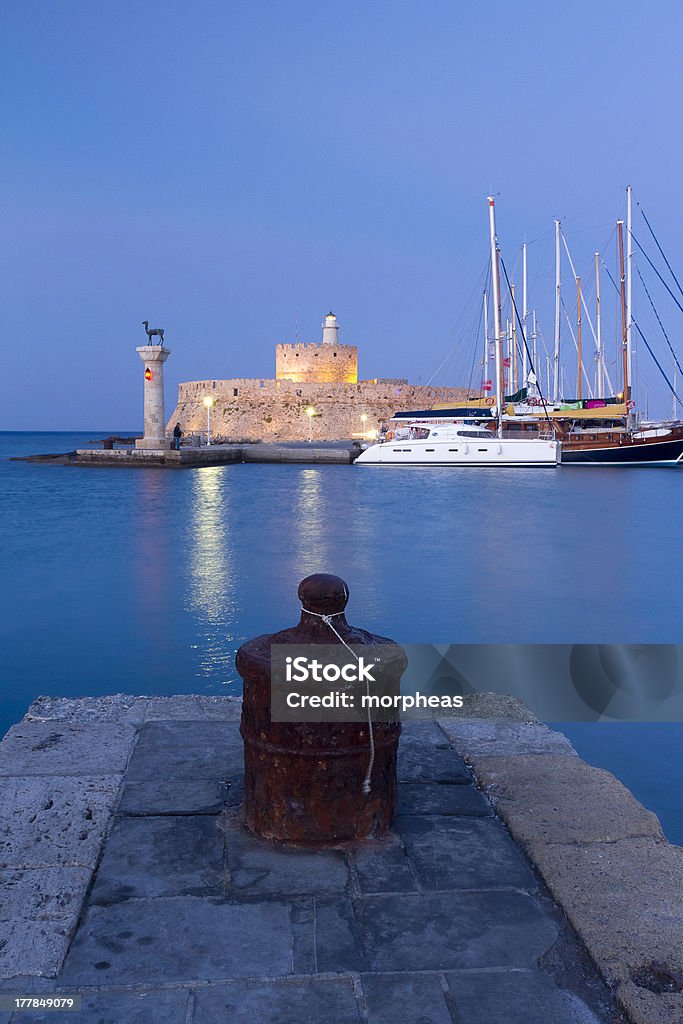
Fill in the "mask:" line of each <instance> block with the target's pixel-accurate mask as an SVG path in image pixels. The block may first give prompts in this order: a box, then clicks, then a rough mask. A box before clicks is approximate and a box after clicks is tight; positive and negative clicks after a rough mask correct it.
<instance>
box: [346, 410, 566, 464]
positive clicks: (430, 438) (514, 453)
mask: <svg viewBox="0 0 683 1024" xmlns="http://www.w3.org/2000/svg"><path fill="white" fill-rule="evenodd" d="M561 448H562V446H561V444H560V442H559V441H556V440H555V439H554V438H553V437H552V436H548V437H528V438H526V437H524V438H521V437H498V436H497V435H496V434H494V433H493V432H492V431H490V430H488V429H487V428H486V427H484V426H481V425H479V424H477V423H472V422H467V421H465V420H462V421H459V422H453V423H430V422H427V421H420V420H415V421H414V422H412V423H410V424H407V425H403V424H401V425H397V427H396V429H395V430H389V431H388V433H387V434H386V437H385V439H384V440H382V441H380V442H379V443H378V444H373V445H370V446H369V447H368V448H366V449H365V451H363V452H361V454H360V455H359V456H358V458H357V459H356V465H361V466H380V465H384V466H390V465H393V466H397V465H401V466H411V465H412V466H415V465H417V466H528V467H531V466H549V467H554V466H557V465H559V462H560V452H561Z"/></svg>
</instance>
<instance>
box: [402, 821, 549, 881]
mask: <svg viewBox="0 0 683 1024" xmlns="http://www.w3.org/2000/svg"><path fill="white" fill-rule="evenodd" d="M394 828H395V829H396V830H397V831H398V832H399V834H400V835H401V837H402V839H403V842H404V843H405V847H406V850H407V853H408V854H409V855H410V864H411V867H412V871H413V872H414V874H415V877H416V878H417V881H418V883H419V885H420V887H421V888H422V889H427V890H429V889H432V890H441V889H491V888H498V887H503V886H507V887H512V888H518V889H526V890H528V891H530V892H531V891H535V890H536V889H537V888H538V883H537V881H536V879H535V878H534V875H533V874H532V872H531V871H530V869H529V867H528V865H527V863H526V861H525V860H524V858H523V857H522V855H521V854H520V852H519V849H518V847H517V846H516V845H515V843H513V841H512V839H510V836H509V835H508V834H507V832H506V831H505V829H504V827H503V826H502V825H501V823H500V821H497V820H483V821H482V820H476V821H462V820H460V819H457V818H433V817H427V818H420V817H405V818H397V819H396V821H395V823H394Z"/></svg>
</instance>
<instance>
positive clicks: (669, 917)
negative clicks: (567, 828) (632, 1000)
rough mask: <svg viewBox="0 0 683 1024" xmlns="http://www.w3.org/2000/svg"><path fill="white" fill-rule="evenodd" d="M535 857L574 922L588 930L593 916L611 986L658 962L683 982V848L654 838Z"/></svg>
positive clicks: (544, 851)
mask: <svg viewBox="0 0 683 1024" xmlns="http://www.w3.org/2000/svg"><path fill="white" fill-rule="evenodd" d="M535 858H536V860H537V863H538V866H539V869H540V871H541V872H542V873H543V875H544V876H546V877H547V878H548V879H549V889H550V891H551V893H552V894H553V895H554V896H555V898H556V899H559V900H560V902H561V904H562V906H563V908H564V910H565V912H566V914H567V915H568V917H569V919H570V921H572V923H573V924H574V925H575V927H577V928H578V930H579V931H580V932H581V933H584V932H585V931H586V927H585V926H586V919H587V918H588V919H589V920H590V931H589V932H588V933H587V935H586V943H587V945H588V949H589V951H590V952H591V954H592V955H593V957H594V958H595V959H596V960H597V962H598V963H599V964H600V967H601V970H602V972H603V974H605V975H606V976H607V979H608V980H609V981H610V982H611V983H612V984H619V983H621V982H628V981H630V980H631V979H632V974H633V973H634V972H637V971H639V970H640V969H641V968H643V967H647V965H648V964H652V963H656V964H659V965H661V966H662V967H667V968H668V969H669V970H670V971H671V972H672V974H673V975H678V976H679V977H680V981H681V984H682V985H683V962H682V961H683V921H682V920H681V915H680V913H679V911H680V907H681V899H682V898H683V893H682V891H681V885H680V880H681V877H682V874H683V847H681V846H671V845H670V844H669V843H665V842H662V843H659V842H656V841H655V840H653V839H623V840H621V841H620V842H617V843H611V844H603V843H592V844H587V845H585V846H582V845H579V846H565V845H560V844H550V845H548V846H546V847H545V848H540V847H539V848H538V849H537V850H536V851H535ZM634 892H637V894H638V899H637V900H634V899H633V893H634ZM681 1014H682V1016H683V1002H682V1003H681Z"/></svg>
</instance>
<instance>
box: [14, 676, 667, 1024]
mask: <svg viewBox="0 0 683 1024" xmlns="http://www.w3.org/2000/svg"><path fill="white" fill-rule="evenodd" d="M468 700H469V699H468ZM465 711H466V714H465V716H462V715H461V716H459V717H457V718H456V717H451V718H443V719H439V720H434V721H425V722H415V723H410V724H406V725H405V726H404V732H403V735H402V737H401V742H400V747H399V767H398V774H399V797H398V808H397V815H396V818H395V820H394V824H393V826H392V830H391V832H390V833H389V835H388V836H387V837H386V838H384V839H382V840H364V841H360V842H354V843H345V844H339V845H337V846H335V847H329V848H317V849H316V848H310V847H308V848H305V847H298V846H292V845H284V844H281V843H277V842H268V841H264V840H261V839H257V838H256V837H254V836H253V835H251V834H250V833H249V832H247V831H246V830H245V828H244V826H243V824H242V819H241V809H240V805H241V802H242V771H243V768H242V741H241V737H240V734H239V718H240V713H241V700H240V698H236V697H235V698H229V697H228V698H226V697H204V696H192V695H183V696H177V697H134V696H124V695H118V696H112V697H101V698H82V699H79V700H70V699H64V698H48V697H43V698H39V699H38V700H37V701H36V702H35V703H34V704H33V705H32V706H31V708H30V709H29V711H28V713H27V715H26V716H25V718H24V719H23V720H22V721H21V722H20V723H19V724H17V725H15V726H14V727H13V728H12V729H10V731H9V732H8V733H7V735H6V737H5V738H4V740H3V741H2V743H1V744H0V775H1V776H2V782H3V789H4V792H5V799H4V801H3V807H2V811H1V815H2V824H1V828H0V870H1V872H2V876H3V888H4V894H5V898H4V899H3V904H2V921H3V924H2V935H3V938H4V940H5V941H4V942H2V943H0V999H1V1000H2V1001H1V1002H0V1024H10V1022H11V1024H39V1022H41V1024H42V1022H43V1021H47V1020H49V1019H51V1017H48V1016H47V1014H46V1013H44V1012H42V1011H41V1010H40V1009H39V1008H37V1009H34V1010H29V1011H26V1010H23V1011H22V1012H21V1013H17V1012H14V1013H13V1010H12V1003H11V1000H12V999H13V998H15V997H18V996H23V997H28V996H29V995H35V997H36V999H37V1000H40V999H41V998H46V997H47V996H49V995H53V996H54V995H55V994H61V995H64V996H66V995H68V996H69V997H70V998H72V997H75V998H77V1000H78V1001H79V1002H80V1006H81V1009H80V1010H78V1011H76V1010H75V1009H74V1011H73V1012H71V1011H63V1013H64V1019H65V1020H67V1021H69V1020H73V1021H75V1022H78V1024H94V1022H95V1021H98V1022H107V1024H123V1022H126V1024H142V1022H143V1021H144V1022H145V1024H154V1022H156V1021H159V1022H161V1021H163V1022H164V1024H213V1022H215V1021H217V1020H230V1021H232V1022H235V1024H242V1022H249V1024H252V1022H253V1021H255V1020H256V1021H266V1020H272V1019H275V1018H277V1020H278V1021H280V1022H282V1024H289V1022H291V1024H294V1022H296V1024H301V1022H302V1021H303V1020H310V1021H315V1022H316V1024H389V1022H391V1024H394V1022H399V1021H400V1024H418V1022H424V1021H429V1022H431V1024H453V1022H454V1021H457V1022H458V1024H490V1022H491V1021H501V1022H502V1021H505V1024H522V1022H523V1024H548V1022H550V1021H552V1022H553V1024H618V1022H625V1021H628V1022H631V1024H680V1021H681V1020H682V1019H683V977H682V976H681V949H683V909H682V907H681V900H680V894H681V890H682V887H683V849H682V848H680V847H676V846H672V845H670V844H669V843H668V842H667V841H666V840H665V839H664V837H663V835H662V832H661V828H660V825H659V822H658V820H657V818H656V817H655V816H654V815H653V814H651V813H650V812H649V811H647V810H645V808H643V807H642V806H641V805H640V804H639V803H638V802H637V801H636V800H635V799H634V797H633V796H632V795H631V793H630V792H629V791H628V790H627V789H625V788H624V787H623V786H622V785H621V784H620V783H619V782H617V780H616V779H614V777H613V776H611V775H610V774H609V773H607V772H604V771H601V770H598V769H594V768H591V767H590V766H589V765H587V764H586V763H585V762H583V761H581V760H580V759H579V758H578V756H577V755H576V753H575V752H574V750H573V748H572V747H571V745H570V743H569V742H568V740H567V739H566V738H565V737H563V736H562V735H561V734H559V733H556V732H553V731H551V730H550V729H549V728H547V727H546V726H544V725H541V724H539V723H538V722H536V721H534V720H533V717H532V716H531V715H529V714H528V712H527V711H526V709H524V707H523V705H520V704H519V702H517V701H515V700H513V699H512V698H505V697H497V696H495V695H482V694H477V695H472V698H471V700H469V703H468V704H467V705H466V709H465Z"/></svg>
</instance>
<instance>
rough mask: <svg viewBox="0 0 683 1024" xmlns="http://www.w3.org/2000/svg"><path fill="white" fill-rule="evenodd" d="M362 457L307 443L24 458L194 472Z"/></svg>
mask: <svg viewBox="0 0 683 1024" xmlns="http://www.w3.org/2000/svg"><path fill="white" fill-rule="evenodd" d="M359 454H360V448H357V447H351V446H350V445H349V446H348V447H344V445H343V444H342V443H341V442H340V444H339V445H338V446H334V447H332V446H321V445H315V446H314V445H307V444H289V445H288V444H265V443H264V444H212V445H202V446H201V447H189V446H183V447H181V449H180V451H174V450H172V449H171V450H169V449H163V448H158V449H155V448H79V449H77V450H76V451H74V452H66V453H63V454H59V455H30V456H24V457H23V459H21V461H24V462H44V463H51V464H52V465H60V466H98V467H114V468H119V469H121V468H131V467H133V468H135V467H138V468H150V467H154V468H164V469H192V468H196V467H197V466H224V465H228V464H230V463H234V462H261V463H290V464H294V465H297V464H302V465H306V464H310V463H316V464H327V465H346V466H348V465H349V464H350V463H352V462H353V461H354V460H355V459H356V458H357V457H358V455H359Z"/></svg>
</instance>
